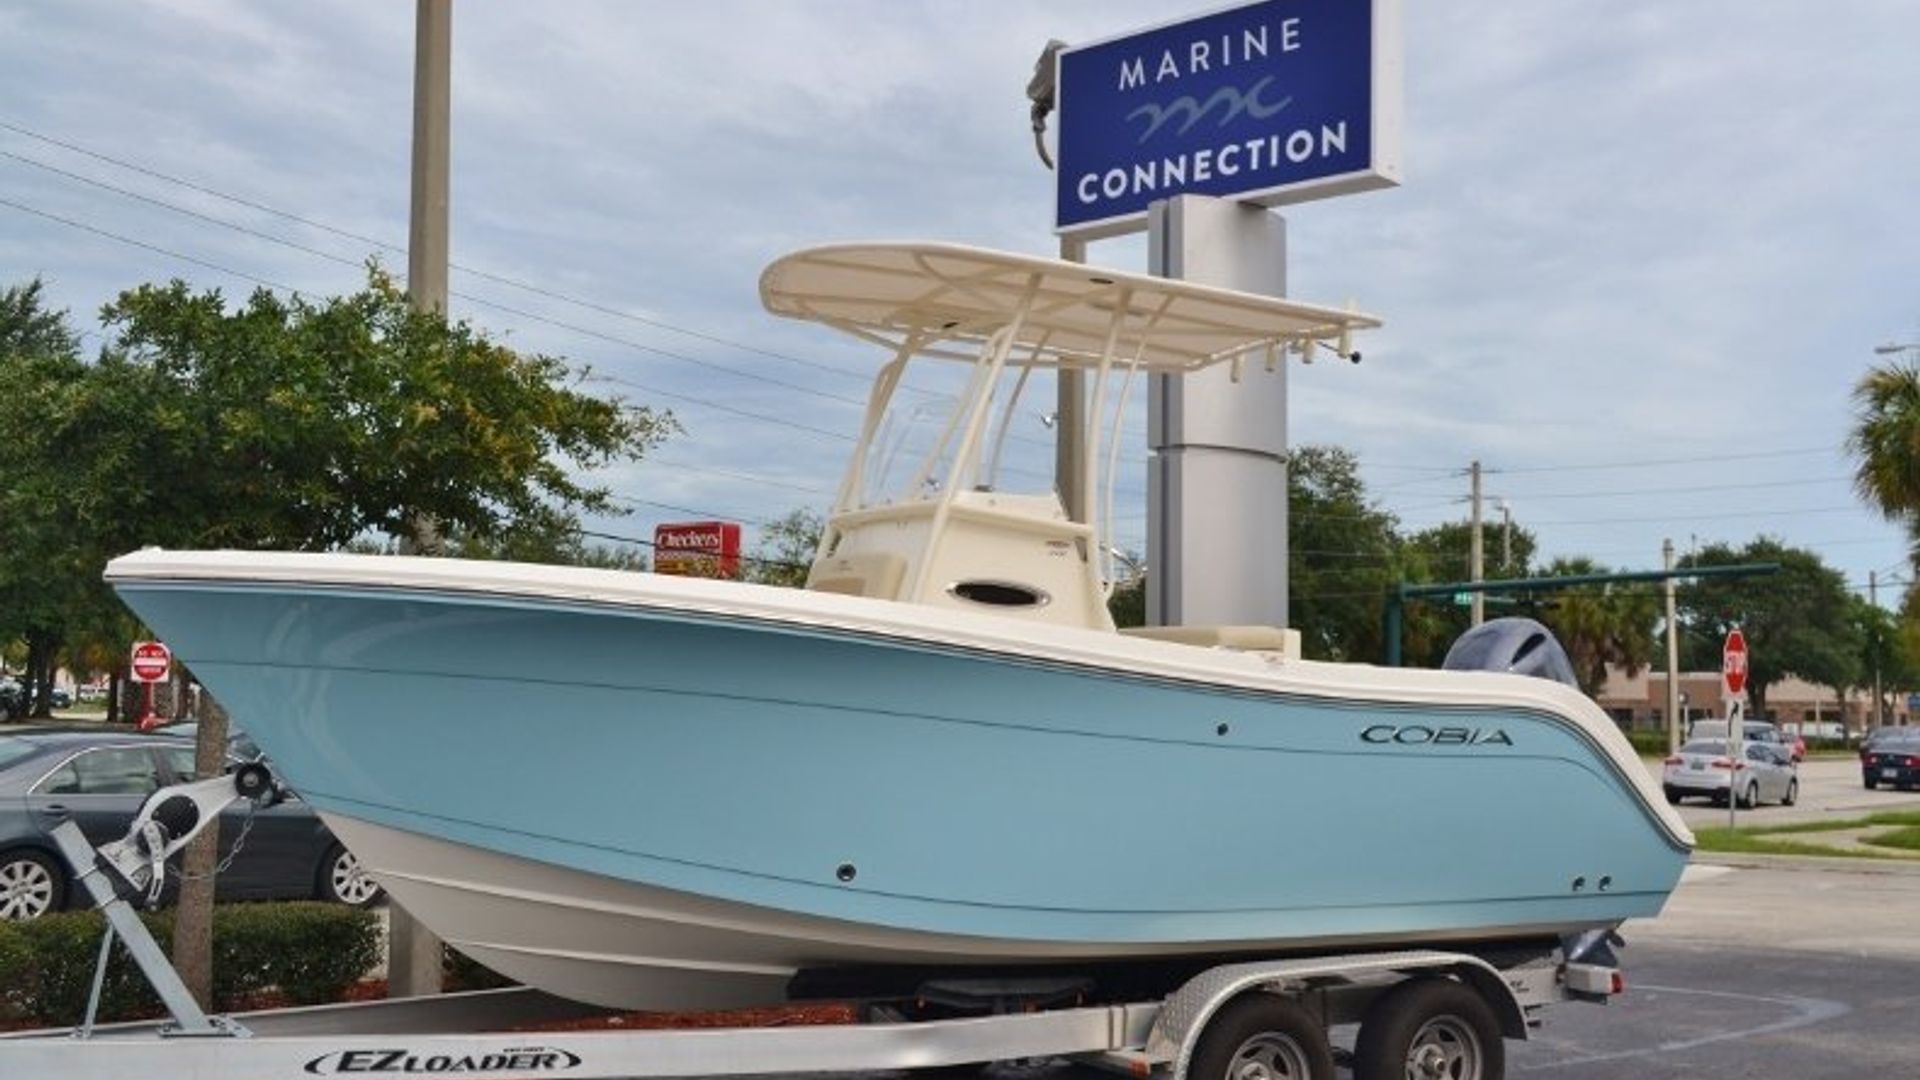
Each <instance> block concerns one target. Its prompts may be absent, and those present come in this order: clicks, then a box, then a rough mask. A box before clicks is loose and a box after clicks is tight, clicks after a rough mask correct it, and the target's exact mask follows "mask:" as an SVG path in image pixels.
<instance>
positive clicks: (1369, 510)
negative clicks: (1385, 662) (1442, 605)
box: [1287, 446, 1401, 660]
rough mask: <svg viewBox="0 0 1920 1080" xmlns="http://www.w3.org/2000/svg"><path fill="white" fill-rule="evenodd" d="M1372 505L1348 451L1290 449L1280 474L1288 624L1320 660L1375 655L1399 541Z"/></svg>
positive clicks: (1383, 515) (1389, 518)
mask: <svg viewBox="0 0 1920 1080" xmlns="http://www.w3.org/2000/svg"><path fill="white" fill-rule="evenodd" d="M1397 524H1398V523H1397V522H1396V521H1395V519H1394V517H1393V515H1392V514H1390V513H1388V512H1386V511H1385V510H1382V509H1380V508H1379V507H1377V506H1375V505H1374V504H1373V503H1372V502H1371V501H1370V500H1369V499H1368V497H1367V492H1366V485H1365V484H1364V483H1363V482H1362V481H1361V479H1360V469H1359V462H1358V461H1357V460H1355V458H1354V456H1353V453H1352V452H1351V451H1348V450H1344V449H1341V448H1340V447H1335V446H1302V447H1298V448H1296V449H1295V450H1294V451H1293V452H1292V454H1291V457H1290V459H1289V462H1288V468H1287V554H1288V581H1287V621H1288V623H1289V624H1290V625H1291V626H1293V627H1294V628H1295V629H1297V630H1299V631H1300V648H1301V651H1302V652H1303V653H1304V654H1305V655H1306V656H1308V657H1310V658H1313V659H1320V660H1373V659H1376V658H1378V657H1379V656H1380V655H1381V648H1382V644H1381V637H1380V635H1381V619H1382V616H1383V615H1384V607H1385V604H1386V597H1387V590H1388V589H1390V588H1391V587H1392V586H1393V583H1394V582H1395V581H1396V580H1398V577H1399V573H1400V569H1401V559H1400V556H1399V548H1400V543H1399V536H1398V534H1397V533H1396V532H1395V526H1396V525H1397Z"/></svg>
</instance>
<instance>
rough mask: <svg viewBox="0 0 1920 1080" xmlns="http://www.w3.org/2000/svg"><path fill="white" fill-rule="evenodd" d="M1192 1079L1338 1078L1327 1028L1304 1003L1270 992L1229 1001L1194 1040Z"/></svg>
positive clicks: (1326, 1079) (1285, 1079)
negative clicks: (1335, 1076) (1334, 1069)
mask: <svg viewBox="0 0 1920 1080" xmlns="http://www.w3.org/2000/svg"><path fill="white" fill-rule="evenodd" d="M1187 1076H1188V1077H1189V1080H1333V1048H1332V1047H1331V1046H1329V1045H1328V1043H1327V1033H1326V1030H1325V1029H1324V1028H1322V1027H1321V1026H1320V1024H1319V1023H1318V1022H1317V1021H1315V1020H1314V1019H1313V1017H1312V1016H1311V1015H1310V1014H1308V1012H1307V1010H1306V1009H1304V1008H1302V1007H1301V1006H1300V1005H1299V1003H1297V1002H1294V1001H1291V1000H1289V999H1287V998H1283V997H1279V996H1277V995H1274V994H1268V993H1252V994H1246V995H1243V996H1242V997H1240V998H1238V999H1236V1000H1234V1001H1231V1002H1228V1003H1227V1004H1226V1005H1225V1006H1223V1007H1222V1008H1221V1009H1220V1011H1219V1012H1218V1013H1216V1014H1215V1015H1214V1017H1213V1019H1212V1020H1209V1021H1208V1022H1207V1026H1206V1030H1204V1031H1202V1032H1201V1033H1200V1038H1199V1039H1198V1040H1197V1041H1196V1042H1195V1043H1194V1047H1193V1057H1192V1059H1191V1061H1190V1062H1189V1064H1188V1066H1187Z"/></svg>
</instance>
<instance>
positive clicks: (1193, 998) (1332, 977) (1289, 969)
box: [1145, 950, 1527, 1080]
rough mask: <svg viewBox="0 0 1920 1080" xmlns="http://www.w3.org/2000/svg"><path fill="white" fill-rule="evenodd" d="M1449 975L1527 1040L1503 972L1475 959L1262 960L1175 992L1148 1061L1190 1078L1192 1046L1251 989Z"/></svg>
mask: <svg viewBox="0 0 1920 1080" xmlns="http://www.w3.org/2000/svg"><path fill="white" fill-rule="evenodd" d="M1420 973H1434V974H1450V975H1454V976H1456V977H1458V978H1459V979H1461V981H1463V982H1466V983H1467V984H1468V985H1470V986H1472V987H1473V988H1474V989H1475V990H1476V991H1478V992H1479V994H1480V996H1481V997H1483V998H1485V999H1486V1000H1487V1003H1488V1004H1489V1005H1491V1006H1492V1007H1493V1010H1494V1014H1495V1015H1496V1016H1498V1017H1499V1018H1500V1028H1501V1033H1502V1034H1503V1035H1506V1036H1507V1037H1508V1038H1515V1039H1524V1038H1526V1037H1527V1024H1526V1017H1525V1013H1524V1011H1523V1010H1522V1008H1521V1006H1520V1002H1519V1001H1518V999H1517V998H1516V996H1515V992H1514V990H1513V988H1511V987H1509V986H1508V985H1507V982H1506V980H1505V979H1503V978H1502V977H1501V974H1500V972H1499V970H1498V969H1496V968H1495V967H1494V966H1493V965H1491V964H1489V963H1487V962H1486V961H1485V960H1482V959H1480V958H1479V957H1477V956H1469V955H1466V954H1464V953H1449V952H1438V951H1428V950H1420V951H1413V952H1397V953H1367V954H1358V955H1350V956H1318V957H1311V958H1307V959H1299V960H1263V961H1253V962H1251V963H1245V964H1226V965H1223V966H1221V967H1216V968H1210V969H1208V970H1207V971H1204V972H1202V973H1200V974H1199V975H1196V976H1194V977H1193V978H1192V979H1190V980H1188V981H1187V982H1186V984H1185V985H1183V986H1181V987H1180V989H1178V990H1176V991H1174V992H1173V994H1172V995H1171V996H1169V997H1168V998H1167V1000H1166V1003H1165V1004H1164V1005H1163V1006H1162V1007H1161V1009H1160V1013H1159V1015H1158V1016H1157V1017H1156V1018H1155V1019H1154V1024H1153V1029H1152V1031H1151V1032H1150V1033H1149V1034H1148V1036H1147V1045H1146V1055H1145V1056H1146V1057H1147V1059H1148V1060H1149V1061H1152V1062H1155V1063H1165V1064H1168V1065H1170V1066H1171V1067H1172V1076H1171V1080H1186V1075H1187V1067H1188V1065H1189V1064H1190V1063H1191V1060H1192V1057H1193V1045H1194V1043H1195V1041H1196V1040H1197V1039H1198V1038H1199V1035H1200V1033H1201V1032H1202V1031H1204V1030H1206V1026H1207V1024H1208V1022H1210V1021H1211V1020H1212V1019H1213V1017H1214V1015H1215V1014H1216V1013H1218V1012H1219V1011H1220V1009H1221V1008H1222V1007H1223V1006H1224V1005H1226V1003H1227V1002H1229V1001H1232V1000H1233V999H1234V998H1236V997H1239V996H1240V995H1241V994H1244V993H1248V992H1262V993H1278V994H1288V995H1291V994H1298V993H1301V992H1303V991H1307V990H1311V989H1318V988H1322V987H1340V986H1353V985H1356V984H1358V983H1361V982H1363V981H1368V980H1380V979H1386V980H1390V979H1391V977H1392V976H1394V975H1415V974H1420Z"/></svg>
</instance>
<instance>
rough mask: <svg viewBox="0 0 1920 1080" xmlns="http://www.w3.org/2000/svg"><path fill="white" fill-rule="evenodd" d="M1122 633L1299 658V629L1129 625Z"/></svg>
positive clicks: (1204, 647) (1205, 647)
mask: <svg viewBox="0 0 1920 1080" xmlns="http://www.w3.org/2000/svg"><path fill="white" fill-rule="evenodd" d="M1120 632H1121V633H1123V634H1126V635H1128V636H1130V637H1141V638H1148V639H1151V640H1153V641H1172V642H1176V643H1178V644H1181V645H1198V646H1200V647H1201V648H1203V649H1235V650H1238V651H1241V652H1277V653H1282V654H1284V655H1285V656H1287V657H1288V658H1290V659H1296V660H1297V659H1299V657H1300V631H1298V630H1293V629H1288V628H1284V627H1279V626H1128V627H1123V628H1121V630H1120Z"/></svg>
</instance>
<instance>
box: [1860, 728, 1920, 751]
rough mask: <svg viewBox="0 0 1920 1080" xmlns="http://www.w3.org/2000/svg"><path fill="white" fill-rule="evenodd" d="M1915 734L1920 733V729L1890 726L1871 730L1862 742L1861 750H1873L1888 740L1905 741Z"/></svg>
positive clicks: (1868, 730)
mask: <svg viewBox="0 0 1920 1080" xmlns="http://www.w3.org/2000/svg"><path fill="white" fill-rule="evenodd" d="M1913 732H1920V727H1895V726H1893V725H1891V724H1889V725H1886V726H1884V727H1877V728H1869V729H1867V733H1866V735H1865V736H1863V737H1862V738H1861V740H1860V749H1861V750H1862V751H1866V750H1871V749H1873V748H1874V747H1876V746H1878V745H1880V743H1881V742H1883V741H1885V740H1887V739H1905V738H1907V737H1908V735H1909V734H1911V733H1913Z"/></svg>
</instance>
